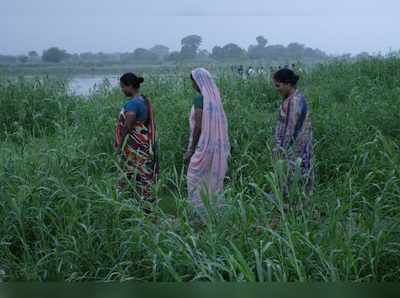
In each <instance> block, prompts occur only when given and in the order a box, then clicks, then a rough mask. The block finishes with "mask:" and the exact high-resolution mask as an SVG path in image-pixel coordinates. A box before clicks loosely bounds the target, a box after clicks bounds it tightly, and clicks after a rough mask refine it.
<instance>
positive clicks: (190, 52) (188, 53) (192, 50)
mask: <svg viewBox="0 0 400 298" xmlns="http://www.w3.org/2000/svg"><path fill="white" fill-rule="evenodd" d="M201 42H202V38H201V36H199V35H188V36H186V37H184V38H183V39H182V41H181V44H182V49H181V58H182V59H194V58H196V56H197V51H198V49H199V47H200V45H201Z"/></svg>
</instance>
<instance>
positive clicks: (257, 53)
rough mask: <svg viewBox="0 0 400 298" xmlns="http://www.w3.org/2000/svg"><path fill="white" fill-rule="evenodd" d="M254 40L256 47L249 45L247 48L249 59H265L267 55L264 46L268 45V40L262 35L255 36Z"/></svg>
mask: <svg viewBox="0 0 400 298" xmlns="http://www.w3.org/2000/svg"><path fill="white" fill-rule="evenodd" d="M256 40H257V45H250V46H249V50H248V53H249V57H250V58H251V59H263V58H266V55H267V53H266V52H267V51H266V49H267V48H266V45H267V43H268V40H267V39H266V38H265V37H264V36H262V35H260V36H257V38H256Z"/></svg>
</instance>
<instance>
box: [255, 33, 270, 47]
mask: <svg viewBox="0 0 400 298" xmlns="http://www.w3.org/2000/svg"><path fill="white" fill-rule="evenodd" d="M256 40H257V46H259V47H260V48H265V46H266V45H267V43H268V39H266V38H265V37H264V36H262V35H260V36H257V38H256Z"/></svg>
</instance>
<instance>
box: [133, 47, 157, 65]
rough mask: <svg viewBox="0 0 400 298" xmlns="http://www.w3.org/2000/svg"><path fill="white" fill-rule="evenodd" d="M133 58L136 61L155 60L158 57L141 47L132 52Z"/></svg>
mask: <svg viewBox="0 0 400 298" xmlns="http://www.w3.org/2000/svg"><path fill="white" fill-rule="evenodd" d="M133 59H134V60H135V61H138V62H146V63H147V62H157V61H159V58H158V56H157V55H156V54H154V53H152V52H151V51H149V50H147V49H143V48H138V49H136V50H135V51H134V52H133Z"/></svg>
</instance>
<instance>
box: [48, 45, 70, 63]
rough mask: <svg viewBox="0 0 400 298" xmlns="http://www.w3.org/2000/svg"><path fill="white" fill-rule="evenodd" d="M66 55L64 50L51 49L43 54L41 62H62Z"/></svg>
mask: <svg viewBox="0 0 400 298" xmlns="http://www.w3.org/2000/svg"><path fill="white" fill-rule="evenodd" d="M67 57H68V54H67V52H66V51H65V50H61V49H59V48H57V47H52V48H50V49H48V50H46V51H44V52H43V55H42V60H43V61H44V62H50V63H60V62H61V61H62V60H64V59H66V58H67Z"/></svg>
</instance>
